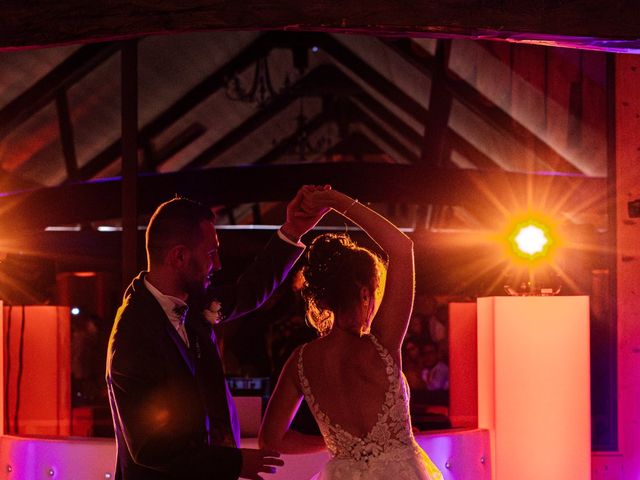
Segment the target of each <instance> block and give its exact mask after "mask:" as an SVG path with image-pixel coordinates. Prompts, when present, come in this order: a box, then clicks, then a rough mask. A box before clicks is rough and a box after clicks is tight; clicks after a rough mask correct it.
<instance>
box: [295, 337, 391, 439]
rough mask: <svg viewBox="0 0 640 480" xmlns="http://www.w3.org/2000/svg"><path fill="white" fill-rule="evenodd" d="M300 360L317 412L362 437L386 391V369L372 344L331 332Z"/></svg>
mask: <svg viewBox="0 0 640 480" xmlns="http://www.w3.org/2000/svg"><path fill="white" fill-rule="evenodd" d="M302 357H303V368H304V376H305V377H306V379H307V380H308V382H309V388H310V391H311V393H312V394H313V396H314V398H315V401H316V405H317V407H318V408H319V410H320V411H322V413H324V414H325V415H326V416H327V417H328V418H329V419H330V421H331V423H332V424H334V425H340V426H341V427H342V429H343V430H345V431H347V432H349V433H350V434H352V435H354V436H358V437H364V436H366V435H367V434H368V433H369V432H370V431H371V429H372V428H373V426H374V425H375V424H376V422H377V420H378V417H379V415H380V414H381V406H382V405H383V403H384V400H385V394H386V393H387V392H388V390H389V378H388V372H387V371H386V370H387V366H386V365H385V362H384V360H383V359H382V358H381V356H380V353H379V352H378V350H377V349H376V347H375V345H374V343H373V342H372V341H371V340H370V339H369V338H367V337H366V336H365V337H357V336H355V335H353V334H351V333H346V332H343V331H341V330H335V331H333V332H332V333H331V334H329V335H328V336H327V337H324V338H321V339H318V340H316V341H314V342H311V343H310V344H308V345H307V346H306V348H305V349H304V352H303V356H302Z"/></svg>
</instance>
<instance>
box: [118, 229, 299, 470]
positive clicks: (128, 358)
mask: <svg viewBox="0 0 640 480" xmlns="http://www.w3.org/2000/svg"><path fill="white" fill-rule="evenodd" d="M302 250H303V249H302V248H299V247H296V246H293V245H291V244H289V243H287V242H284V241H282V240H281V239H279V238H277V237H274V238H273V239H272V240H271V241H270V242H269V243H268V245H267V246H266V247H265V249H264V251H263V252H262V253H261V254H260V255H259V256H258V257H257V258H256V260H255V261H254V262H253V264H252V265H251V266H250V267H249V268H248V269H247V271H246V272H245V273H244V274H243V275H242V277H241V278H240V279H239V280H238V282H237V284H236V285H234V286H232V287H231V288H227V289H223V290H222V291H220V292H218V294H219V295H220V300H221V301H222V304H223V311H224V312H228V313H227V316H226V320H227V321H228V320H231V319H233V318H236V317H238V316H240V315H242V314H244V313H247V312H249V311H251V310H253V309H255V308H257V307H258V306H260V305H261V304H262V303H263V302H264V301H265V300H266V299H267V298H268V296H269V295H270V294H271V293H272V292H273V290H274V289H275V288H276V287H277V286H278V285H279V284H280V283H281V282H282V280H283V279H284V277H285V276H286V274H287V273H288V271H289V269H290V268H291V266H292V265H293V264H294V263H295V261H296V260H297V259H298V257H299V256H300V254H301V253H302ZM145 274H146V272H142V273H141V274H140V275H138V277H137V278H135V279H134V280H133V282H132V283H131V285H130V286H129V287H128V289H127V291H126V293H125V296H124V300H123V303H122V305H121V306H120V308H119V309H118V313H117V315H116V319H115V322H114V325H113V330H112V332H111V338H110V340H109V349H108V354H107V372H106V377H107V388H108V391H109V401H110V404H111V413H112V416H113V422H114V426H115V432H116V443H117V450H118V456H117V465H116V475H115V478H116V480H151V479H153V480H168V479H181V480H186V479H193V480H196V479H203V480H204V479H206V480H227V479H229V480H235V479H237V478H238V476H239V474H240V469H241V466H242V465H241V463H242V459H241V455H240V451H239V450H238V449H237V448H236V447H238V445H239V440H240V429H239V424H238V418H237V414H236V411H235V407H234V404H233V400H232V398H231V394H230V392H229V389H228V388H227V384H226V382H225V379H224V375H223V371H222V364H221V361H220V356H219V352H218V348H217V345H216V340H215V334H214V333H213V330H212V329H211V327H210V326H209V324H208V323H207V322H206V320H204V318H203V317H202V315H201V314H200V313H199V312H195V313H194V312H193V310H194V309H193V308H191V309H190V313H189V316H188V319H187V324H186V328H187V333H188V336H189V347H187V346H186V345H185V343H184V342H183V341H182V339H181V338H180V336H179V335H178V333H177V332H176V330H175V328H174V327H173V325H172V324H171V323H170V322H169V319H168V318H167V316H166V314H165V312H164V311H163V310H162V308H161V307H160V304H159V303H158V302H157V300H156V299H155V297H154V296H153V295H152V294H151V293H150V292H149V290H147V288H146V287H145V285H144V280H143V279H144V276H145Z"/></svg>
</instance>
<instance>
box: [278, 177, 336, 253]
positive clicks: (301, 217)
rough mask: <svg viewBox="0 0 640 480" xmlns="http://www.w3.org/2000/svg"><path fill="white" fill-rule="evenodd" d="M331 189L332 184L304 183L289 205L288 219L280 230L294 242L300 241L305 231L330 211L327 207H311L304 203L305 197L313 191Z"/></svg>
mask: <svg viewBox="0 0 640 480" xmlns="http://www.w3.org/2000/svg"><path fill="white" fill-rule="evenodd" d="M327 189H331V187H330V186H328V185H325V186H316V185H303V186H302V187H301V188H300V190H298V193H297V194H296V196H295V197H294V198H293V200H291V201H290V202H289V204H288V205H287V220H286V221H285V223H284V224H283V225H282V228H281V229H280V231H281V232H282V234H283V235H285V236H286V237H287V238H289V239H290V240H292V241H294V242H298V241H300V237H302V236H303V235H304V234H305V233H307V232H308V231H309V230H311V229H312V228H313V227H315V226H316V225H317V224H318V222H319V221H320V220H321V219H322V217H324V215H325V214H326V213H327V212H328V211H329V207H326V208H310V207H309V206H305V205H304V200H305V198H306V197H307V196H308V195H310V194H312V193H313V192H318V191H324V190H327Z"/></svg>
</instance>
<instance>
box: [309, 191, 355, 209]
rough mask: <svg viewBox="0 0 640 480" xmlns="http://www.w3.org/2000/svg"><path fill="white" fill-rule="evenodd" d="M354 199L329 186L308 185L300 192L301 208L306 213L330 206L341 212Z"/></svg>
mask: <svg viewBox="0 0 640 480" xmlns="http://www.w3.org/2000/svg"><path fill="white" fill-rule="evenodd" d="M353 202H354V199H352V198H351V197H349V196H348V195H345V194H344V193H342V192H339V191H337V190H333V189H332V188H331V186H329V185H324V186H310V187H308V188H305V189H304V190H303V192H302V205H301V210H302V211H303V212H305V213H306V214H311V213H314V212H319V211H324V210H328V209H330V208H332V209H334V210H335V211H337V212H339V213H342V212H343V211H344V210H345V209H346V208H347V207H348V206H349V205H352V204H353Z"/></svg>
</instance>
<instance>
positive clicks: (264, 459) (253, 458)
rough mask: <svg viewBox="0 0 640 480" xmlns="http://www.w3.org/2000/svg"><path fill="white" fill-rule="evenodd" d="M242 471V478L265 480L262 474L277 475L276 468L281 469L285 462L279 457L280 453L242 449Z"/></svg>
mask: <svg viewBox="0 0 640 480" xmlns="http://www.w3.org/2000/svg"><path fill="white" fill-rule="evenodd" d="M240 453H241V454H242V469H241V470H240V478H248V479H250V480H264V477H262V476H260V473H276V467H281V466H283V465H284V462H283V461H282V460H280V459H279V458H278V457H279V456H280V454H279V453H278V452H273V451H271V450H262V449H255V448H241V449H240Z"/></svg>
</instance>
